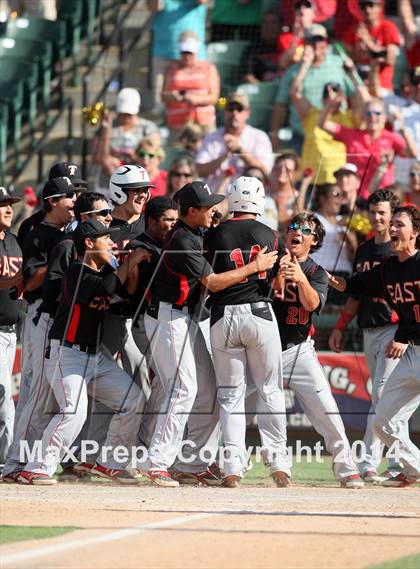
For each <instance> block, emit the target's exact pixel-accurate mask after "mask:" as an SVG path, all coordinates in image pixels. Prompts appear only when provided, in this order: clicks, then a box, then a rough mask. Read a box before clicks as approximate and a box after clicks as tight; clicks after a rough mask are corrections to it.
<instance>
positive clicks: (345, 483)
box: [340, 474, 365, 490]
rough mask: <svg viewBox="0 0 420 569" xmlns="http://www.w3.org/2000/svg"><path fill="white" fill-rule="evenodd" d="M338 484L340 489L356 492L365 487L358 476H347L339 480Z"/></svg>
mask: <svg viewBox="0 0 420 569" xmlns="http://www.w3.org/2000/svg"><path fill="white" fill-rule="evenodd" d="M340 484H341V487H342V488H350V489H352V490H358V489H360V488H364V486H365V483H364V482H363V480H362V479H361V478H360V476H359V475H358V474H352V475H351V476H347V478H344V479H343V480H340Z"/></svg>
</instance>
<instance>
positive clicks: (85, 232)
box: [72, 219, 120, 249]
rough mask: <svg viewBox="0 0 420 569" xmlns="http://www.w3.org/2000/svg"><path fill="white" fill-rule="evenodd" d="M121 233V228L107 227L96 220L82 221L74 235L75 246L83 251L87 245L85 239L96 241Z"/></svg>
mask: <svg viewBox="0 0 420 569" xmlns="http://www.w3.org/2000/svg"><path fill="white" fill-rule="evenodd" d="M119 231H120V228H119V227H107V226H106V225H104V224H103V223H101V222H100V221H98V220H96V219H88V220H87V221H81V222H80V223H79V224H78V225H77V227H76V229H75V230H74V231H73V233H72V237H73V241H74V244H75V245H76V248H77V249H83V248H84V244H85V239H86V238H87V237H91V238H92V239H96V238H97V237H102V236H103V235H111V236H112V235H113V234H116V233H118V232H119Z"/></svg>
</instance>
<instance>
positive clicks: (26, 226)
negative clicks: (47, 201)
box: [17, 209, 45, 247]
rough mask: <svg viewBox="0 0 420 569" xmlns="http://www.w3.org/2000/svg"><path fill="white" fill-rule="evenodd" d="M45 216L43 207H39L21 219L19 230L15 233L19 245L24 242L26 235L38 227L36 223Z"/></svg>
mask: <svg viewBox="0 0 420 569" xmlns="http://www.w3.org/2000/svg"><path fill="white" fill-rule="evenodd" d="M44 217H45V211H44V210H43V209H39V210H38V211H36V212H35V213H33V214H32V215H31V216H30V217H28V218H27V219H25V220H24V221H22V223H21V224H20V227H19V231H18V234H17V240H18V243H19V245H20V246H21V247H23V244H24V242H25V239H26V236H27V235H28V234H29V233H30V232H31V231H33V230H34V229H35V227H38V225H39V224H40V223H41V221H43V219H44Z"/></svg>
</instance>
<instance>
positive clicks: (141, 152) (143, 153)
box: [137, 150, 159, 158]
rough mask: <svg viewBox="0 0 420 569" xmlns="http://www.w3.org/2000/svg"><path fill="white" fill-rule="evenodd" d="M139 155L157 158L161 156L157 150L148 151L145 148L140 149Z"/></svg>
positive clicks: (140, 156)
mask: <svg viewBox="0 0 420 569" xmlns="http://www.w3.org/2000/svg"><path fill="white" fill-rule="evenodd" d="M137 156H138V157H139V158H146V157H147V158H156V157H157V156H159V154H156V153H155V152H146V151H144V150H140V151H139V152H137Z"/></svg>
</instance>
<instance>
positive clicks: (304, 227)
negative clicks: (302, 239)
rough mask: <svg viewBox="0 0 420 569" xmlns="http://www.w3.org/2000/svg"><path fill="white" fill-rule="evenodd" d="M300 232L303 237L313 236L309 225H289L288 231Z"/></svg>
mask: <svg viewBox="0 0 420 569" xmlns="http://www.w3.org/2000/svg"><path fill="white" fill-rule="evenodd" d="M299 230H300V231H301V232H302V233H303V235H315V233H314V232H313V231H312V228H311V227H309V225H299V223H291V224H290V225H289V231H299Z"/></svg>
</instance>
